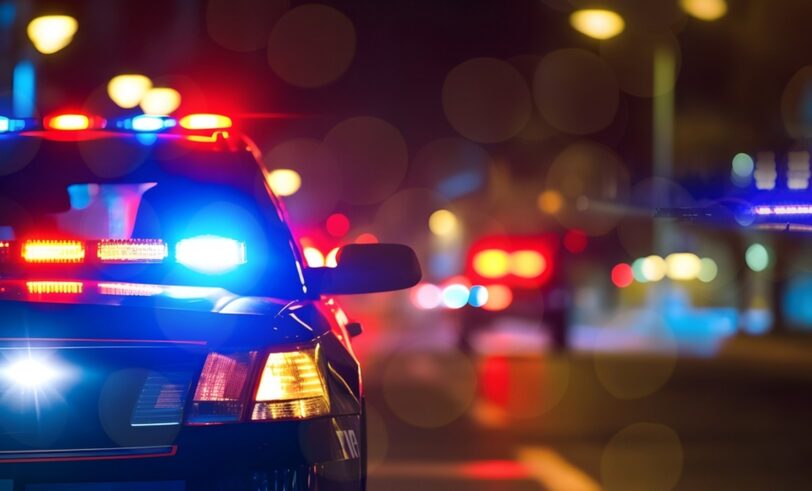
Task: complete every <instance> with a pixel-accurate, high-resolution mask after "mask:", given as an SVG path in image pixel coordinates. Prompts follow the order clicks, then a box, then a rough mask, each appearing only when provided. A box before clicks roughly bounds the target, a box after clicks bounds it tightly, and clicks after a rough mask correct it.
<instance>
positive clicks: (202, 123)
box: [179, 113, 231, 130]
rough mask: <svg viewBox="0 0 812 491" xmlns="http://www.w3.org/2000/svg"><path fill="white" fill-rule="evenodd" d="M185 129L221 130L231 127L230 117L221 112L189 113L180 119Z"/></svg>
mask: <svg viewBox="0 0 812 491" xmlns="http://www.w3.org/2000/svg"><path fill="white" fill-rule="evenodd" d="M179 123H180V126H181V128H183V129H186V130H222V129H226V128H231V118H229V117H228V116H223V115H222V114H203V113H201V114H189V115H188V116H184V117H182V118H181V120H180V122H179Z"/></svg>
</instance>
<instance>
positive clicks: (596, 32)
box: [570, 9, 626, 40]
mask: <svg viewBox="0 0 812 491" xmlns="http://www.w3.org/2000/svg"><path fill="white" fill-rule="evenodd" d="M570 25H572V27H573V28H574V29H575V30H576V31H578V32H580V33H581V34H585V35H587V36H589V37H591V38H595V39H600V40H605V39H610V38H613V37H615V36H617V35H618V34H620V33H621V32H623V30H624V29H625V28H626V22H625V21H624V20H623V17H621V16H620V14H618V13H617V12H613V11H611V10H604V9H584V10H576V11H575V12H573V13H572V15H570Z"/></svg>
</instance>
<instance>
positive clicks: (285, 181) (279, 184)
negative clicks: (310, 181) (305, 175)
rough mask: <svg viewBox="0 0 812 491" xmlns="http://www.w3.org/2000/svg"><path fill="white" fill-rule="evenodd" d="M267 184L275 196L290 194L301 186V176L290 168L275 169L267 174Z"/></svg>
mask: <svg viewBox="0 0 812 491" xmlns="http://www.w3.org/2000/svg"><path fill="white" fill-rule="evenodd" d="M268 186H270V187H271V190H272V191H273V192H274V194H276V195H277V196H292V195H293V194H295V193H296V191H298V190H299V188H301V187H302V177H301V176H300V175H299V173H298V172H296V171H295V170H292V169H275V170H272V171H271V172H270V173H269V174H268Z"/></svg>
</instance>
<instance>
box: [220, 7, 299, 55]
mask: <svg viewBox="0 0 812 491" xmlns="http://www.w3.org/2000/svg"><path fill="white" fill-rule="evenodd" d="M207 3H208V5H207V6H206V30H207V31H208V33H209V36H211V38H212V39H213V40H214V42H216V43H217V44H219V45H220V46H222V47H224V48H226V49H230V50H233V51H239V52H250V51H256V50H259V49H262V48H265V47H266V46H267V45H268V35H269V33H270V32H271V27H272V26H273V24H274V23H275V22H276V21H277V20H279V18H280V17H281V16H282V14H284V13H285V11H286V10H287V9H288V8H289V7H290V0H209V1H208V2H207Z"/></svg>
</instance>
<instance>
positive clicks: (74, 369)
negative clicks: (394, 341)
mask: <svg viewBox="0 0 812 491" xmlns="http://www.w3.org/2000/svg"><path fill="white" fill-rule="evenodd" d="M334 266H335V267H332V268H326V267H325V268H308V267H306V265H305V263H304V262H303V259H302V255H301V253H300V251H299V249H298V246H297V245H296V242H295V241H294V238H293V236H292V234H291V231H290V229H289V227H288V225H287V224H286V220H285V214H284V210H283V209H282V207H281V205H280V203H279V202H278V200H277V199H276V198H275V197H274V196H273V193H272V192H271V191H270V189H269V186H268V184H267V170H266V169H265V168H264V167H263V166H262V165H260V164H259V152H258V151H257V148H256V146H255V145H254V144H253V143H252V142H251V141H250V140H249V139H247V138H246V137H244V136H241V135H239V134H238V133H237V132H236V131H235V128H233V125H232V121H231V119H230V118H228V117H226V116H223V115H216V114H192V115H188V116H185V117H183V118H179V119H176V118H169V117H154V116H138V117H135V118H131V119H125V120H120V121H104V120H103V119H101V118H99V117H94V116H90V115H86V114H58V115H53V116H51V117H47V118H44V119H43V120H42V121H33V120H22V119H12V118H5V117H2V118H0V489H1V490H6V489H9V490H11V489H13V490H23V489H25V490H32V491H34V490H37V491H50V490H85V489H87V490H102V489H103V490H119V489H126V490H134V489H137V490H184V489H186V490H310V489H318V490H359V489H364V488H365V459H366V455H365V438H366V436H365V425H364V394H363V389H362V381H361V373H360V370H359V364H358V361H357V360H356V358H355V356H354V354H353V350H352V347H351V344H350V343H351V338H352V337H353V336H354V335H357V334H359V333H360V331H361V329H360V326H359V325H358V324H357V323H353V322H351V320H350V319H349V318H348V316H347V314H345V313H344V311H343V310H342V309H341V308H340V306H339V305H338V304H337V303H336V301H335V300H334V298H333V295H342V294H360V293H372V292H381V291H390V290H398V289H404V288H408V287H411V286H413V285H414V284H416V283H417V282H418V281H419V279H420V267H419V265H418V263H417V259H416V257H415V255H414V253H413V252H412V251H411V249H409V248H408V247H405V246H400V245H396V244H363V245H362V244H353V245H347V246H345V247H344V248H343V249H342V250H341V253H340V254H339V257H338V261H337V265H334Z"/></svg>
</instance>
